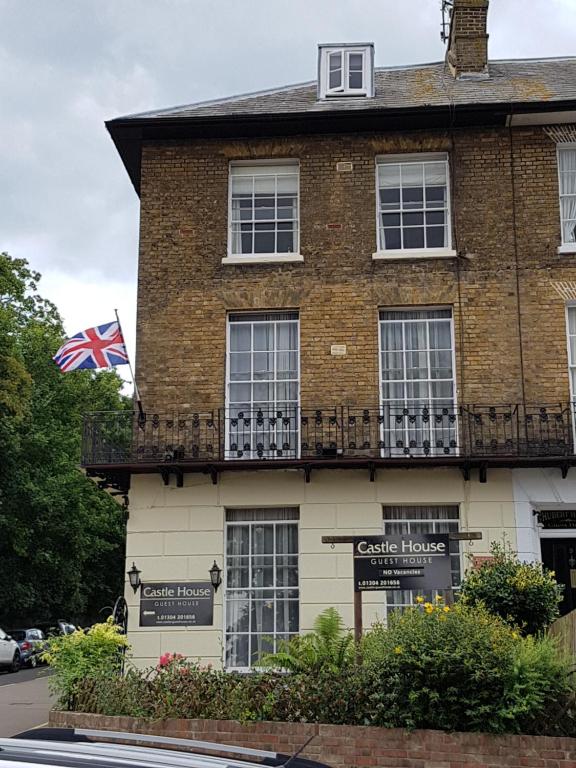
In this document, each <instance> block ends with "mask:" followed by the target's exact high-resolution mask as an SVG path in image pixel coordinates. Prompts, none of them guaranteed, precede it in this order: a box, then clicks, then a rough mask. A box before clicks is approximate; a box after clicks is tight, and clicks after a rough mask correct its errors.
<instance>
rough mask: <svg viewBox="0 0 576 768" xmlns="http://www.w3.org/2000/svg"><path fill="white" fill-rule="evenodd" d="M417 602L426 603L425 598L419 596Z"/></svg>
mask: <svg viewBox="0 0 576 768" xmlns="http://www.w3.org/2000/svg"><path fill="white" fill-rule="evenodd" d="M416 602H417V603H423V602H424V598H423V597H422V595H418V597H417V598H416Z"/></svg>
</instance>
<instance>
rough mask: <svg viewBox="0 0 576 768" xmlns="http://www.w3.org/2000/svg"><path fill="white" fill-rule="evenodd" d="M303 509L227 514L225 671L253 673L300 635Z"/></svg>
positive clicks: (228, 511)
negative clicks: (264, 656) (281, 645)
mask: <svg viewBox="0 0 576 768" xmlns="http://www.w3.org/2000/svg"><path fill="white" fill-rule="evenodd" d="M298 518H299V512H298V509H295V508H292V507H287V508H282V509H229V510H227V511H226V568H225V582H224V583H225V606H226V608H225V610H226V638H225V666H226V667H227V668H228V669H249V668H250V667H252V666H253V665H254V664H255V663H256V662H257V661H258V659H259V658H260V656H261V655H262V654H264V653H272V652H275V651H277V650H278V641H279V640H289V639H290V638H291V637H293V636H294V635H296V634H298V631H299V628H300V618H299V597H300V592H299V586H298V585H299V578H298Z"/></svg>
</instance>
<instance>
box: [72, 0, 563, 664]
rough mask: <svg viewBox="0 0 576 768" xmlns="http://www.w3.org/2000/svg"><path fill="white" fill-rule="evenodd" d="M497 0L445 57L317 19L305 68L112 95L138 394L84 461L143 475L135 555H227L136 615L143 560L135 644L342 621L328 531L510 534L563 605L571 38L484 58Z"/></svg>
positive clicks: (277, 631) (378, 602) (225, 637)
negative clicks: (166, 93) (171, 602)
mask: <svg viewBox="0 0 576 768" xmlns="http://www.w3.org/2000/svg"><path fill="white" fill-rule="evenodd" d="M487 10H488V0H455V2H454V4H453V11H452V16H451V26H450V34H449V39H448V51H447V57H446V61H445V62H441V63H436V64H429V65H416V66H411V67H392V68H385V67H384V68H375V67H374V63H373V62H374V50H373V46H372V45H371V44H369V43H360V44H353V45H348V44H345V45H344V44H337V45H321V46H319V64H318V74H317V79H316V80H315V81H314V82H310V83H306V84H303V85H297V86H292V87H284V88H278V89H276V90H271V91H266V92H261V93H256V94H246V95H242V96H238V97H234V98H228V99H222V100H219V101H212V102H206V103H202V104H194V105H190V106H184V107H177V108H173V109H167V110H159V111H155V112H148V113H145V114H140V115H131V116H128V117H124V118H119V119H116V120H113V121H111V122H109V123H108V129H109V131H110V133H111V135H112V138H113V139H114V141H115V144H116V146H117V148H118V151H119V153H120V155H121V157H122V160H123V162H124V164H125V166H126V169H127V171H128V173H129V175H130V178H131V180H132V183H133V184H134V187H135V189H136V191H137V193H138V194H139V196H140V200H141V224H140V254H139V278H138V323H137V374H136V376H137V380H138V384H139V388H140V391H141V396H142V403H143V409H144V412H145V414H144V417H142V416H138V413H136V414H134V415H132V414H96V415H90V416H88V417H87V420H86V430H85V444H84V454H83V465H84V466H85V467H86V469H87V471H88V472H89V473H90V474H92V475H95V476H97V477H99V478H100V479H101V480H102V481H103V482H104V483H105V484H107V485H109V486H110V487H112V488H115V489H116V490H117V491H118V490H119V491H121V492H122V493H126V494H127V495H128V499H129V521H128V542H127V566H131V564H132V563H133V562H134V563H136V565H137V567H138V569H139V570H140V571H141V579H142V581H143V582H144V583H149V582H166V583H167V582H174V583H183V582H202V581H207V580H208V571H209V569H210V567H211V566H212V564H213V562H214V561H216V562H217V563H218V564H219V566H220V567H221V568H222V570H223V585H222V588H221V589H219V590H218V591H217V593H216V595H215V603H214V616H213V621H212V623H211V624H208V625H205V626H164V627H157V626H153V627H151V626H140V625H139V624H140V621H141V619H140V621H139V615H138V606H139V603H140V600H141V598H142V595H143V594H144V593H143V592H141V593H140V594H136V595H135V594H134V593H133V592H132V590H131V589H130V588H129V587H127V592H126V597H127V600H128V602H129V605H130V621H129V634H130V641H131V642H132V644H133V647H134V655H135V659H136V661H137V663H139V664H142V665H145V664H149V663H154V662H155V661H156V660H157V658H158V656H159V655H160V654H161V653H163V652H166V651H177V652H180V653H183V654H185V655H187V656H191V657H200V658H202V659H203V660H204V661H210V662H213V663H216V664H220V663H223V664H224V665H225V666H227V667H228V668H246V667H249V666H250V665H251V664H252V663H253V661H254V660H255V659H256V658H257V656H258V654H259V653H260V652H261V651H262V650H263V649H266V648H267V647H268V645H269V644H270V643H272V644H273V643H275V642H276V640H277V639H278V638H281V637H287V636H289V635H290V634H293V633H295V632H298V631H303V630H307V629H309V628H310V627H311V625H312V623H313V621H314V618H315V617H316V616H317V614H318V613H319V612H320V611H321V610H322V609H324V608H325V607H327V606H331V605H335V606H337V607H338V609H339V610H340V612H341V614H342V615H343V617H344V618H345V620H346V622H347V623H348V624H350V625H351V623H352V617H353V584H352V558H351V556H350V545H349V544H348V545H346V544H338V545H336V546H335V547H334V548H330V546H327V545H326V544H323V543H322V541H321V538H322V536H323V535H332V534H382V533H404V532H446V531H456V530H461V531H466V530H468V531H480V532H481V533H482V535H483V536H482V540H481V541H471V542H466V543H460V544H458V542H452V544H451V546H452V548H453V551H452V576H453V583H454V585H457V583H458V581H459V578H460V575H461V573H462V571H463V569H464V568H465V567H466V566H467V562H468V561H467V559H466V556H467V555H468V554H472V555H475V554H477V555H481V554H486V553H487V551H488V550H489V546H490V542H491V541H494V540H502V538H503V537H505V538H506V539H507V540H508V541H509V542H510V543H511V544H512V546H513V547H514V548H516V549H517V550H518V552H519V553H520V554H521V556H522V557H523V558H526V559H540V558H542V557H543V558H544V560H545V562H546V563H547V564H549V565H550V566H551V567H555V568H556V570H557V573H558V574H559V576H560V578H561V579H562V580H563V581H564V582H565V583H566V584H567V590H566V597H565V601H564V604H563V610H565V611H567V610H569V609H571V608H572V607H573V605H574V600H575V598H576V594H575V593H573V592H572V589H571V586H570V585H571V583H572V582H571V571H574V569H576V535H575V536H574V538H572V536H573V534H574V531H573V530H572V529H573V528H574V527H575V526H576V470H574V469H570V467H572V466H573V465H574V464H576V458H575V455H574V432H573V428H574V418H573V416H574V414H573V406H572V404H571V403H572V401H573V399H574V391H573V389H574V387H575V386H576V377H575V373H574V371H576V267H575V262H574V258H575V257H576V58H575V59H548V60H529V61H488V56H487V41H488V35H487V27H486V23H487ZM574 575H576V574H574ZM412 599H413V595H412V594H410V593H409V592H407V591H404V592H400V591H397V592H388V593H386V594H385V593H383V592H373V593H367V594H366V595H365V600H364V606H363V620H364V623H365V624H366V625H368V624H370V623H371V622H372V621H373V620H374V619H375V618H377V617H383V616H385V615H386V612H387V610H389V609H390V608H391V607H393V606H396V605H403V604H407V603H410V602H411V601H412ZM144 623H145V622H144Z"/></svg>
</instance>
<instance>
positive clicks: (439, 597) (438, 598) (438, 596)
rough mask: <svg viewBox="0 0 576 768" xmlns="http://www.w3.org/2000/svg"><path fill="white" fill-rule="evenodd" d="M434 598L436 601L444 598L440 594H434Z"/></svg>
mask: <svg viewBox="0 0 576 768" xmlns="http://www.w3.org/2000/svg"><path fill="white" fill-rule="evenodd" d="M434 600H436V602H437V603H441V602H442V601H443V600H444V598H443V597H442V596H441V595H436V597H435V598H434Z"/></svg>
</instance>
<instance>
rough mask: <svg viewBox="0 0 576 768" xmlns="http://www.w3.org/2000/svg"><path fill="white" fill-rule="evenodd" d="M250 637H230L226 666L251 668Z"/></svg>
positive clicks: (228, 639)
mask: <svg viewBox="0 0 576 768" xmlns="http://www.w3.org/2000/svg"><path fill="white" fill-rule="evenodd" d="M248 645H249V635H228V637H227V641H226V664H227V666H229V667H248V666H249V653H248Z"/></svg>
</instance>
